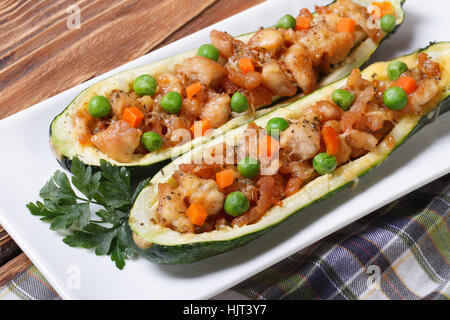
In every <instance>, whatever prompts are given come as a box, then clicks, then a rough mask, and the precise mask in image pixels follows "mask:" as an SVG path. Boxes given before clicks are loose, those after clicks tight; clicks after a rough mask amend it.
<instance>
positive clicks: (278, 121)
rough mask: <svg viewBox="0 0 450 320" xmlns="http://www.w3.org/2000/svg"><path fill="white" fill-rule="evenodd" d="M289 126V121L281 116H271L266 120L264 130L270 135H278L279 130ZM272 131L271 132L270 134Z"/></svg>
mask: <svg viewBox="0 0 450 320" xmlns="http://www.w3.org/2000/svg"><path fill="white" fill-rule="evenodd" d="M288 127H289V122H287V120H286V119H283V118H272V119H270V120H269V122H267V125H266V130H267V134H268V135H270V136H275V135H276V136H279V135H280V132H281V131H284V130H286V129H287V128H288ZM272 133H273V134H272Z"/></svg>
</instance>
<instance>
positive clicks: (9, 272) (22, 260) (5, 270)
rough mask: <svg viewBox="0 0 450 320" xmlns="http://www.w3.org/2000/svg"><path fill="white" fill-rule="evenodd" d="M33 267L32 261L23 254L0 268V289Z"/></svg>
mask: <svg viewBox="0 0 450 320" xmlns="http://www.w3.org/2000/svg"><path fill="white" fill-rule="evenodd" d="M30 265H31V261H30V259H28V257H27V256H26V255H25V254H24V253H21V254H20V255H18V256H17V257H15V258H14V259H12V260H11V261H9V262H8V263H6V264H5V265H3V266H2V267H1V268H0V287H1V286H3V285H5V284H6V283H8V281H10V280H12V279H14V277H15V276H16V275H18V274H19V273H20V272H22V271H24V270H26V269H27V268H28V267H29V266H30Z"/></svg>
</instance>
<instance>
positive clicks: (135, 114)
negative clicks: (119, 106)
mask: <svg viewBox="0 0 450 320" xmlns="http://www.w3.org/2000/svg"><path fill="white" fill-rule="evenodd" d="M122 120H123V121H126V122H128V124H129V125H130V126H131V127H132V128H138V127H139V126H140V125H141V123H142V120H144V113H143V112H142V111H141V110H139V109H138V108H136V107H129V108H126V109H125V110H123V114H122Z"/></svg>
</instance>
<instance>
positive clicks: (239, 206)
mask: <svg viewBox="0 0 450 320" xmlns="http://www.w3.org/2000/svg"><path fill="white" fill-rule="evenodd" d="M249 208H250V202H249V201H248V199H247V197H246V196H245V194H243V193H242V192H241V191H235V192H232V193H230V194H229V195H228V196H227V198H226V199H225V205H224V209H225V212H226V213H228V214H229V215H231V216H233V217H238V216H241V215H243V214H244V213H246V212H247V211H248V209H249Z"/></svg>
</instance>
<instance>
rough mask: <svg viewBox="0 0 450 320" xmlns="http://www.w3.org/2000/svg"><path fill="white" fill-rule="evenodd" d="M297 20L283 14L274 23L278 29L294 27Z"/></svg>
mask: <svg viewBox="0 0 450 320" xmlns="http://www.w3.org/2000/svg"><path fill="white" fill-rule="evenodd" d="M296 25H297V20H296V19H295V18H294V17H293V16H292V15H290V14H287V15H285V16H283V17H282V18H281V19H280V20H278V22H277V24H276V25H275V26H276V27H277V28H279V29H295V27H296Z"/></svg>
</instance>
